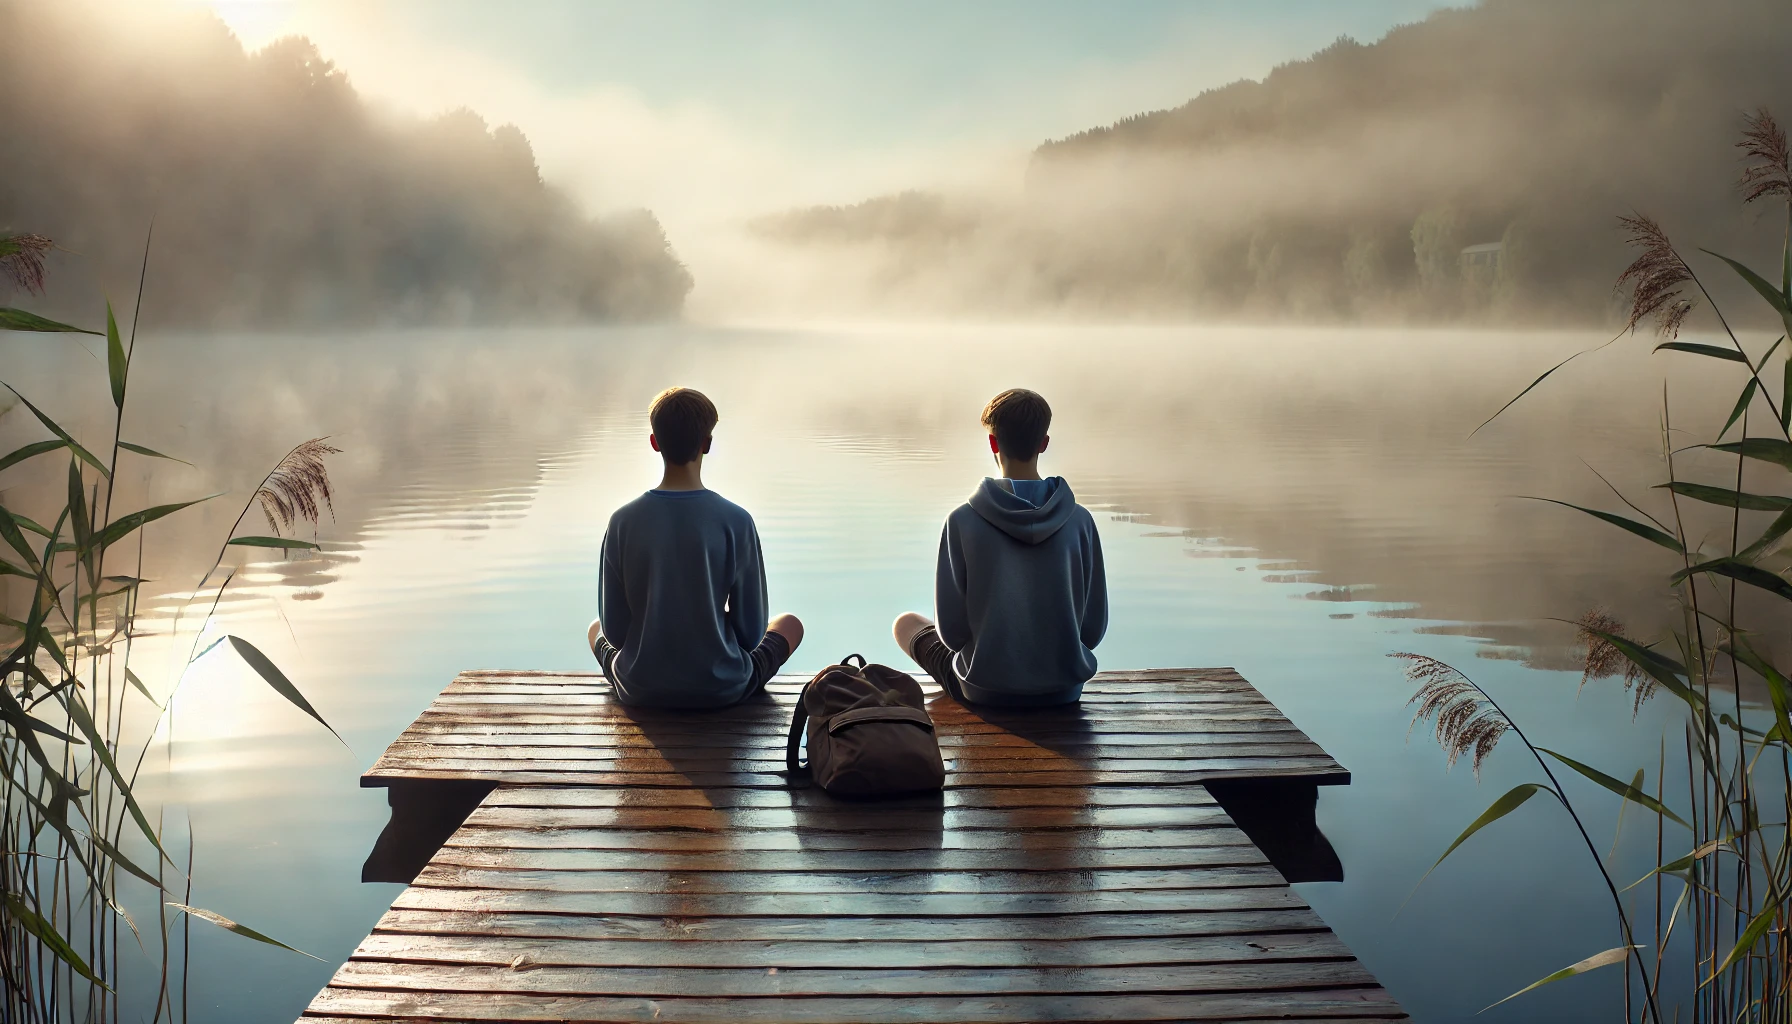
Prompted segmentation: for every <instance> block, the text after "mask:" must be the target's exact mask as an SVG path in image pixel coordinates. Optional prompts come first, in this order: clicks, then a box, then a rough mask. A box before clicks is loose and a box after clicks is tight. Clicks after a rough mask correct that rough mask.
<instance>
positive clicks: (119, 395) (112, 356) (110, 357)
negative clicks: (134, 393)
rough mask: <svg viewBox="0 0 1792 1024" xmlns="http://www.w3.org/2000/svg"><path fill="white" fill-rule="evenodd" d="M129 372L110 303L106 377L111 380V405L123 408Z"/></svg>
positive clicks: (107, 313) (108, 306)
mask: <svg viewBox="0 0 1792 1024" xmlns="http://www.w3.org/2000/svg"><path fill="white" fill-rule="evenodd" d="M129 372H130V369H129V364H128V363H126V361H125V357H124V342H123V341H122V340H120V339H119V337H118V318H117V317H115V316H113V315H112V303H110V302H107V303H106V375H107V376H108V377H110V378H111V380H112V404H113V405H114V406H117V407H118V408H119V409H123V408H124V381H125V376H126V375H127V374H128V373H129Z"/></svg>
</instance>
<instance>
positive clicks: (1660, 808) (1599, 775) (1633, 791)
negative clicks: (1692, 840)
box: [1537, 747, 1692, 829]
mask: <svg viewBox="0 0 1792 1024" xmlns="http://www.w3.org/2000/svg"><path fill="white" fill-rule="evenodd" d="M1537 749H1538V750H1539V751H1541V752H1542V753H1545V754H1548V755H1549V756H1550V757H1553V758H1555V759H1556V760H1558V761H1560V762H1562V763H1563V764H1565V765H1567V766H1568V767H1570V768H1572V769H1574V770H1575V771H1577V772H1579V773H1581V774H1582V775H1585V776H1586V777H1587V778H1589V779H1592V780H1593V781H1594V782H1597V783H1598V784H1599V785H1601V786H1604V787H1605V788H1606V789H1609V790H1611V791H1612V792H1614V793H1616V794H1618V795H1619V796H1621V797H1623V798H1624V799H1626V800H1629V801H1630V802H1632V803H1634V804H1636V805H1638V806H1639V807H1644V808H1647V809H1649V810H1651V811H1654V812H1655V813H1656V814H1659V815H1661V816H1662V817H1664V818H1666V819H1668V820H1669V821H1671V822H1674V823H1675V824H1677V825H1679V826H1681V827H1682V828H1688V829H1690V828H1692V826H1691V825H1688V824H1687V823H1686V820H1685V819H1684V818H1682V817H1680V816H1679V815H1678V814H1675V813H1674V812H1673V811H1671V810H1669V809H1668V808H1667V807H1666V806H1665V805H1664V804H1662V802H1661V801H1659V800H1657V799H1655V798H1654V797H1652V796H1650V795H1649V794H1648V793H1645V792H1643V791H1642V790H1641V789H1640V788H1638V787H1637V786H1634V785H1631V784H1628V783H1623V782H1619V781H1618V780H1617V779H1614V778H1612V777H1611V776H1610V775H1607V774H1605V773H1604V772H1602V771H1600V770H1599V769H1597V768H1593V767H1590V766H1588V765H1584V764H1582V763H1580V762H1579V761H1576V760H1575V759H1574V758H1572V757H1569V756H1567V755H1566V754H1558V753H1556V752H1555V751H1553V750H1549V749H1547V748H1544V747H1538V748H1537Z"/></svg>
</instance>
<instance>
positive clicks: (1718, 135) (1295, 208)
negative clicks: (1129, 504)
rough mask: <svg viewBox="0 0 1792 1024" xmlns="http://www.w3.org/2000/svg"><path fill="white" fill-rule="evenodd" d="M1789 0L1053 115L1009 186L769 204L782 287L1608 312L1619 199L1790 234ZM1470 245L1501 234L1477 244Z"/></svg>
mask: <svg viewBox="0 0 1792 1024" xmlns="http://www.w3.org/2000/svg"><path fill="white" fill-rule="evenodd" d="M1784 14H1785V11H1784V6H1783V4H1779V3H1774V2H1770V0H1714V2H1708V3H1700V4H1692V3H1687V2H1682V0H1576V2H1574V3H1562V2H1559V0H1487V2H1485V3H1483V4H1481V5H1480V6H1478V7H1474V8H1470V9H1463V10H1444V11H1440V12H1437V13H1435V14H1433V15H1431V16H1430V17H1428V18H1426V19H1425V20H1423V21H1422V22H1419V23H1417V24H1413V25H1407V26H1402V27H1399V28H1396V29H1394V30H1393V31H1391V32H1389V33H1388V34H1387V35H1386V36H1385V37H1384V38H1381V39H1379V40H1373V41H1369V42H1367V43H1363V42H1357V41H1355V40H1351V39H1340V40H1338V41H1337V42H1336V43H1335V44H1333V45H1332V46H1330V47H1327V48H1326V49H1324V50H1323V51H1321V52H1319V53H1316V54H1314V55H1313V56H1312V57H1310V58H1308V59H1305V60H1300V61H1295V62H1292V63H1289V64H1286V65H1283V66H1280V67H1277V68H1275V69H1274V70H1273V71H1271V72H1269V73H1268V74H1267V75H1266V76H1264V77H1263V78H1261V80H1242V81H1239V82H1236V83H1234V84H1231V85H1228V86H1224V87H1222V88H1218V89H1213V90H1210V91H1207V92H1205V93H1202V94H1201V95H1200V96H1198V97H1196V98H1194V99H1192V100H1191V101H1189V102H1188V103H1186V104H1184V105H1182V106H1180V107H1177V108H1175V109H1170V110H1161V111H1156V112H1151V113H1142V114H1140V115H1139V116H1136V117H1131V118H1127V119H1124V120H1122V121H1120V122H1118V123H1116V124H1113V125H1111V126H1108V127H1097V128H1092V129H1091V130H1088V131H1085V132H1082V133H1080V134H1076V135H1072V136H1070V137H1068V138H1063V139H1058V140H1054V141H1050V142H1047V143H1045V144H1043V145H1041V146H1039V147H1038V148H1037V149H1036V150H1035V151H1034V152H1033V153H1032V154H1031V158H1030V160H1029V161H1028V164H1027V167H1026V169H1025V171H1024V173H1023V174H1021V175H1017V176H1016V178H1015V179H1014V180H1011V181H1010V182H1008V183H1007V184H1006V185H1005V186H1001V187H985V188H982V189H977V190H967V189H962V188H956V189H955V188H951V187H933V184H932V183H930V182H927V181H915V182H913V183H912V188H910V189H908V190H904V191H901V192H898V193H895V194H886V195H881V196H871V197H867V198H866V199H865V200H864V201H863V202H860V203H856V204H845V205H832V206H812V207H806V208H798V209H793V210H789V211H784V212H770V213H768V215H766V216H764V217H761V218H759V219H757V220H756V221H754V222H753V224H752V228H751V231H752V233H753V234H754V235H755V236H756V237H757V238H759V239H760V240H761V241H762V242H763V243H764V245H765V247H766V248H767V249H768V250H769V251H772V252H776V253H779V254H781V255H782V256H785V257H787V258H788V259H789V260H790V262H789V263H787V264H779V265H778V269H779V270H780V272H781V273H782V274H783V275H784V277H785V279H786V280H787V281H790V282H798V281H800V282H803V283H804V285H805V287H802V288H798V287H795V286H794V285H793V286H792V287H791V288H790V289H789V290H788V291H786V292H785V293H783V294H782V295H781V296H780V297H779V298H780V301H784V302H790V303H801V304H805V305H809V306H811V307H813V306H815V305H816V304H820V305H822V306H824V307H829V308H832V309H834V310H835V311H837V312H840V313H846V312H848V311H851V310H855V309H857V310H861V311H863V310H873V311H875V312H876V314H877V315H880V316H915V315H921V316H930V317H937V316H971V317H983V318H986V317H992V316H993V317H1007V316H1016V315H1020V316H1037V315H1057V314H1069V315H1075V316H1083V317H1096V318H1103V319H1111V318H1138V317H1144V318H1168V319H1185V318H1193V319H1208V320H1211V319H1251V320H1260V319H1269V320H1295V321H1306V322H1335V321H1340V320H1346V321H1370V322H1437V321H1444V322H1459V321H1475V322H1493V323H1547V324H1559V323H1562V322H1577V323H1599V322H1602V321H1608V320H1609V319H1610V317H1611V313H1612V310H1613V307H1614V299H1613V297H1612V289H1611V285H1612V281H1613V279H1614V277H1615V276H1616V273H1617V271H1618V270H1619V269H1620V268H1621V267H1622V266H1623V265H1624V263H1626V262H1628V260H1627V258H1626V256H1625V254H1624V251H1623V246H1622V236H1621V235H1620V233H1619V232H1618V231H1617V230H1616V217H1617V216H1618V215H1620V214H1625V213H1630V212H1632V211H1633V210H1634V211H1641V212H1645V213H1648V214H1650V215H1652V216H1654V217H1657V218H1658V219H1660V220H1661V221H1662V223H1663V224H1664V226H1665V227H1666V228H1667V229H1668V230H1669V232H1670V233H1671V234H1672V235H1673V236H1674V237H1675V238H1676V240H1677V241H1679V243H1680V244H1681V245H1682V246H1683V247H1685V248H1687V249H1689V250H1690V249H1692V248H1693V247H1695V246H1709V247H1711V248H1715V249H1719V250H1722V251H1726V252H1727V253H1730V254H1733V255H1738V256H1741V257H1743V258H1745V259H1748V260H1750V261H1753V262H1762V263H1767V262H1770V261H1771V260H1772V259H1773V258H1774V257H1776V256H1777V253H1778V244H1779V241H1780V237H1781V233H1782V231H1781V227H1782V226H1781V225H1779V224H1777V222H1771V223H1769V224H1768V225H1766V227H1765V228H1764V229H1763V228H1762V226H1761V225H1760V224H1759V223H1757V214H1756V211H1744V210H1742V209H1741V208H1740V204H1739V202H1738V197H1737V193H1736V190H1735V187H1734V186H1735V182H1736V179H1737V175H1738V172H1739V169H1740V161H1739V154H1738V153H1737V151H1736V150H1735V148H1734V145H1733V144H1734V142H1735V141H1736V139H1737V137H1738V135H1739V133H1740V130H1741V126H1742V117H1743V115H1744V114H1745V113H1747V112H1752V111H1753V110H1755V109H1756V108H1758V107H1768V108H1776V109H1778V110H1779V111H1780V113H1781V116H1782V119H1783V118H1784V117H1787V116H1792V66H1789V65H1788V64H1787V63H1786V62H1785V60H1784V54H1785V53H1786V52H1788V49H1789V48H1792V23H1789V22H1788V21H1787V19H1786V18H1785V17H1784ZM1772 220H1773V218H1770V221H1772ZM1477 244H1488V245H1497V246H1498V247H1499V254H1498V255H1497V256H1495V257H1487V258H1484V259H1485V262H1484V263H1482V264H1475V263H1472V262H1465V261H1464V260H1463V258H1462V256H1461V252H1462V250H1463V249H1464V248H1465V247H1468V246H1472V245H1477ZM1724 273H1725V275H1726V276H1727V271H1726V272H1724ZM1722 283H1723V284H1725V285H1727V284H1728V282H1727V281H1725V282H1722ZM1720 294H1731V293H1729V292H1724V293H1720Z"/></svg>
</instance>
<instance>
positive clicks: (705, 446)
mask: <svg viewBox="0 0 1792 1024" xmlns="http://www.w3.org/2000/svg"><path fill="white" fill-rule="evenodd" d="M714 440H715V438H714V437H713V436H711V437H706V438H704V439H703V454H705V455H708V454H709V445H710V442H712V441H714Z"/></svg>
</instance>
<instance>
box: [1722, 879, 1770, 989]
mask: <svg viewBox="0 0 1792 1024" xmlns="http://www.w3.org/2000/svg"><path fill="white" fill-rule="evenodd" d="M1782 909H1783V908H1782V907H1781V906H1780V901H1779V900H1778V899H1773V898H1769V899H1768V900H1766V906H1765V907H1764V908H1763V909H1762V910H1761V912H1760V913H1759V914H1756V915H1755V917H1754V919H1753V920H1751V921H1750V922H1749V923H1748V927H1747V928H1744V929H1743V930H1742V934H1741V935H1739V936H1737V938H1736V945H1734V946H1732V947H1730V955H1729V956H1726V957H1724V962H1723V963H1721V964H1718V965H1717V969H1716V970H1714V971H1712V972H1711V977H1709V978H1707V979H1705V981H1704V983H1703V984H1705V985H1709V984H1711V983H1712V982H1713V981H1716V980H1717V978H1718V976H1719V975H1721V974H1723V973H1724V972H1725V971H1727V970H1729V969H1730V965H1731V964H1733V963H1735V962H1736V961H1737V960H1739V959H1741V958H1742V957H1744V956H1746V955H1747V954H1748V951H1749V950H1751V949H1754V948H1755V943H1757V942H1759V941H1761V936H1763V935H1765V934H1767V929H1768V928H1770V927H1772V925H1773V920H1774V918H1775V917H1777V916H1778V915H1779V913H1780V911H1781V910H1782Z"/></svg>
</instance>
